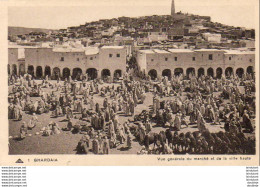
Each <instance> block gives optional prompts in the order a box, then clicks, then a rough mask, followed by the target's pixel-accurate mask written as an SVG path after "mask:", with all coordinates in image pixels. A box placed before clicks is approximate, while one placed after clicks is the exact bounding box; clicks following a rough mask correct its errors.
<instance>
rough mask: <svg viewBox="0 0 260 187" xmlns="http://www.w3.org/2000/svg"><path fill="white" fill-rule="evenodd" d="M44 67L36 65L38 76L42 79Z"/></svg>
mask: <svg viewBox="0 0 260 187" xmlns="http://www.w3.org/2000/svg"><path fill="white" fill-rule="evenodd" d="M42 75H43V74H42V67H41V66H37V67H36V78H38V79H40V78H42Z"/></svg>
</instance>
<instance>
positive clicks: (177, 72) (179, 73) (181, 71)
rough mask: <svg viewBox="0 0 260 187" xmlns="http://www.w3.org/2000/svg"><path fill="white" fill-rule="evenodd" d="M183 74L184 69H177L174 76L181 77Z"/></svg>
mask: <svg viewBox="0 0 260 187" xmlns="http://www.w3.org/2000/svg"><path fill="white" fill-rule="evenodd" d="M181 74H183V69H182V68H176V69H175V70H174V75H175V76H179V75H181Z"/></svg>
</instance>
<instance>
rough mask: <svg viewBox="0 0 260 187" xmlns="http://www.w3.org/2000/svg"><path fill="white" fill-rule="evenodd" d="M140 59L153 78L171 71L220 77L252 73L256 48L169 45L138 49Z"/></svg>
mask: <svg viewBox="0 0 260 187" xmlns="http://www.w3.org/2000/svg"><path fill="white" fill-rule="evenodd" d="M137 63H138V66H139V68H140V70H141V71H142V72H144V73H145V74H146V75H150V76H151V78H152V79H155V78H158V77H162V76H168V77H169V78H171V77H172V75H180V74H183V75H184V76H188V75H190V74H194V75H196V76H201V75H208V76H212V77H217V78H220V77H221V76H222V75H226V76H228V75H230V74H232V73H235V74H238V75H239V76H240V77H241V76H242V75H243V74H244V73H246V72H247V73H253V72H254V67H255V52H254V51H238V50H236V51H235V50H218V49H200V50H190V49H168V50H157V49H152V50H139V51H138V52H137Z"/></svg>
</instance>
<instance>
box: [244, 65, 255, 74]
mask: <svg viewBox="0 0 260 187" xmlns="http://www.w3.org/2000/svg"><path fill="white" fill-rule="evenodd" d="M246 72H247V73H248V74H254V68H253V66H248V67H247V69H246Z"/></svg>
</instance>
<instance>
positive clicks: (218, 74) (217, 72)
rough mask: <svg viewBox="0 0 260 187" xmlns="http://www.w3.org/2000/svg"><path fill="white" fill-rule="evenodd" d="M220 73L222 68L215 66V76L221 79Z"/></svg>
mask: <svg viewBox="0 0 260 187" xmlns="http://www.w3.org/2000/svg"><path fill="white" fill-rule="evenodd" d="M222 73H223V71H222V68H217V71H216V74H217V75H216V77H217V79H221V77H222Z"/></svg>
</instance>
